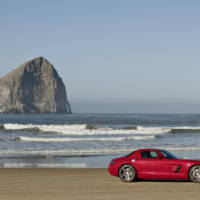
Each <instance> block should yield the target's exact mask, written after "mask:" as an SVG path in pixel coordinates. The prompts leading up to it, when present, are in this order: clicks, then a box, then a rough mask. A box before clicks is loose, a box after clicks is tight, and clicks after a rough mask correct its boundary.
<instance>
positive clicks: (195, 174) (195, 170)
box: [189, 165, 200, 183]
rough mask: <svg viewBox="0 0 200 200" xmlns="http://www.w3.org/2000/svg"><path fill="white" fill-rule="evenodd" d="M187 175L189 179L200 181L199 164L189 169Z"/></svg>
mask: <svg viewBox="0 0 200 200" xmlns="http://www.w3.org/2000/svg"><path fill="white" fill-rule="evenodd" d="M189 177H190V180H191V181H193V182H195V183H200V165H195V166H193V167H192V168H191V169H190V171H189Z"/></svg>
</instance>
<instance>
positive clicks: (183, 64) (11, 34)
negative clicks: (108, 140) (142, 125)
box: [0, 0, 200, 113]
mask: <svg viewBox="0 0 200 200" xmlns="http://www.w3.org/2000/svg"><path fill="white" fill-rule="evenodd" d="M199 10H200V1H197V0H190V1H188V0H187V1H186V0H168V1H166V0H151V1H149V0H137V1H136V0H58V1H56V0H34V1H32V0H17V1H13V0H0V76H3V75H5V74H6V73H7V72H9V71H11V70H13V69H14V68H16V67H17V66H18V65H20V64H22V63H24V62H25V61H27V60H30V59H33V58H35V57H38V56H43V57H45V58H47V59H48V60H49V61H50V62H51V63H52V64H53V65H54V66H55V68H56V69H57V71H58V72H59V74H60V76H61V77H62V78H63V81H64V82H65V84H66V88H67V93H68V98H69V101H70V103H71V104H72V109H73V111H74V112H120V113H121V112H122V113H123V112H137V113H140V112H141V113H147V112H155V113H157V112H158V113H160V112H161V113H162V112H174V113H176V112H198V113H200V89H199V86H200V56H199V54H200V26H199V22H200V12H199Z"/></svg>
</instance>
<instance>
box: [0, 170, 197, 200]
mask: <svg viewBox="0 0 200 200" xmlns="http://www.w3.org/2000/svg"><path fill="white" fill-rule="evenodd" d="M0 199H2V200H7V199H12V200H18V199H19V200H23V199H25V200H29V199H31V200H36V199H37V200H46V199H48V200H59V199H65V200H90V199H91V200H104V199H107V200H124V199H134V200H137V199H140V200H146V199H148V200H160V199H162V200H197V199H198V200H199V199H200V184H195V183H192V182H173V181H139V182H135V183H134V182H133V183H124V182H121V181H120V180H119V179H118V178H116V177H113V176H110V175H109V174H108V172H107V170H106V169H0Z"/></svg>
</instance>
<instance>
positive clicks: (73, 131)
mask: <svg viewBox="0 0 200 200" xmlns="http://www.w3.org/2000/svg"><path fill="white" fill-rule="evenodd" d="M4 128H5V129H6V130H32V131H36V132H38V131H40V132H45V133H59V134H66V135H117V134H154V135H156V134H163V133H168V132H169V131H170V130H171V129H169V128H160V127H139V126H138V127H123V128H110V127H105V126H98V127H97V126H94V125H89V124H72V125H38V124H4Z"/></svg>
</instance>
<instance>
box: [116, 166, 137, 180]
mask: <svg viewBox="0 0 200 200" xmlns="http://www.w3.org/2000/svg"><path fill="white" fill-rule="evenodd" d="M119 177H120V179H121V180H122V181H124V182H131V181H135V180H136V171H135V169H134V167H132V166H131V165H129V164H125V165H122V166H121V167H120V169H119Z"/></svg>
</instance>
